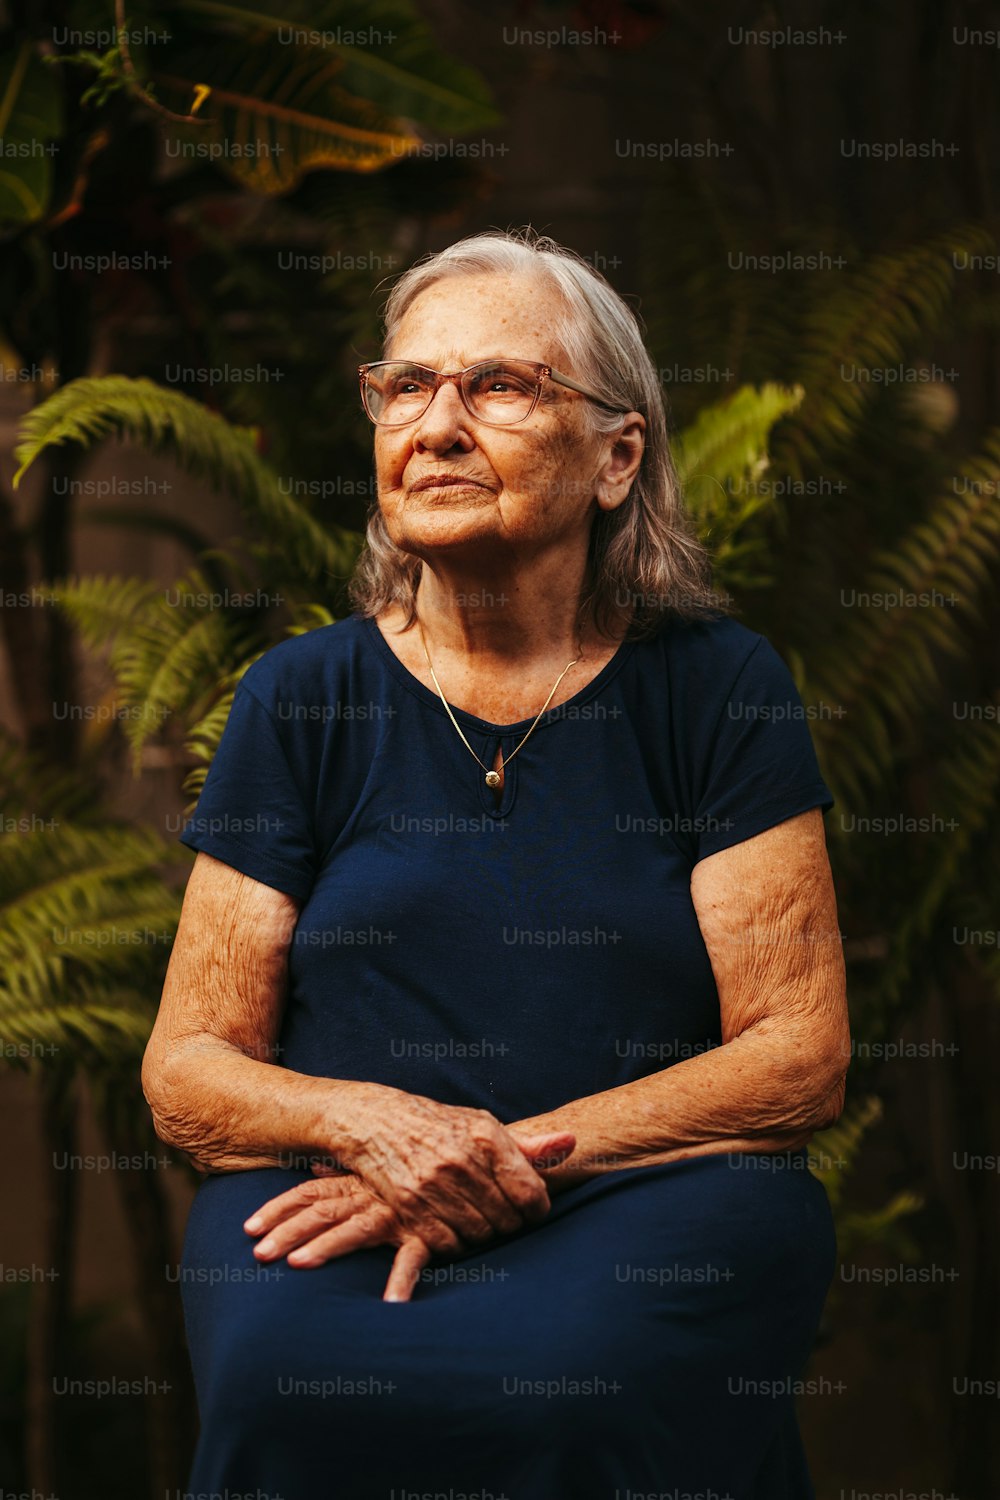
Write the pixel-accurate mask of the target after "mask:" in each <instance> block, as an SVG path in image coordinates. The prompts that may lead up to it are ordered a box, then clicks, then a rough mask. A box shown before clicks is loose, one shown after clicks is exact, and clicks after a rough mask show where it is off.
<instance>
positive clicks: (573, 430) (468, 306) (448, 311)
mask: <svg viewBox="0 0 1000 1500" xmlns="http://www.w3.org/2000/svg"><path fill="white" fill-rule="evenodd" d="M559 311H560V304H559V301H558V299H557V294H556V293H554V292H553V291H551V290H550V289H548V288H547V287H545V286H544V285H542V284H541V283H539V282H536V281H534V280H532V279H530V278H520V279H517V280H509V279H508V278H507V277H505V276H495V275H480V276H462V277H454V278H449V279H446V280H444V281H441V282H437V283H436V284H435V285H433V286H431V287H428V288H427V289H426V290H425V291H423V292H422V293H421V294H420V296H419V297H417V298H416V299H415V301H414V302H413V303H412V305H411V306H410V308H409V310H408V311H407V313H406V316H405V317H404V319H403V321H402V323H401V324H400V327H399V330H398V332H397V335H396V339H395V342H394V343H393V345H392V347H391V349H390V351H389V353H390V355H391V357H392V358H393V359H409V360H413V361H414V362H415V363H417V364H422V365H427V366H429V367H430V368H431V369H433V370H442V371H445V372H448V373H451V372H453V371H457V370H462V369H464V368H465V367H466V366H467V365H472V364H476V363H478V362H479V361H480V360H485V359H494V358H496V357H498V356H507V357H508V358H517V359H531V360H538V361H541V362H543V363H545V364H549V365H551V366H552V367H553V369H556V370H559V371H560V372H561V373H562V374H564V375H570V376H572V377H573V378H575V379H579V380H580V383H581V384H583V385H586V384H587V382H586V381H585V380H583V378H582V376H581V375H580V372H578V371H576V370H573V369H571V368H569V367H568V365H567V362H566V358H565V355H563V353H562V351H561V350H560V348H559V345H558V343H557V342H556V326H557V317H558V314H559ZM585 405H586V398H585V397H584V396H582V395H579V394H578V393H577V392H574V391H570V390H567V389H566V387H564V386H559V385H555V384H553V383H552V382H551V381H546V382H545V383H544V385H543V387H542V394H541V398H540V400H539V402H538V404H537V406H536V407H535V410H534V411H533V412H532V414H531V416H530V417H528V419H527V420H526V421H524V422H520V423H517V424H515V425H514V426H511V427H488V426H485V425H484V424H483V423H481V422H479V421H477V420H476V418H475V417H474V416H472V414H471V413H470V412H468V411H467V410H466V408H465V406H464V404H463V402H462V398H461V395H460V394H459V391H458V388H457V385H455V384H454V383H449V384H446V385H442V386H441V387H440V388H439V390H438V391H437V393H436V395H435V397H434V400H433V401H432V402H431V404H430V406H429V407H428V409H427V411H426V412H425V413H424V415H423V416H422V417H421V418H419V419H418V420H417V421H415V422H413V423H411V424H410V425H408V426H406V427H397V428H385V427H376V428H375V468H376V476H377V482H378V494H379V503H380V505H381V507H382V512H383V515H384V518H385V524H386V528H387V530H388V532H389V536H390V538H391V539H392V541H393V542H394V543H395V544H396V546H398V547H402V548H403V549H404V550H405V551H408V552H412V553H415V554H417V555H418V556H421V557H426V556H428V555H430V556H433V555H434V554H438V555H440V554H442V553H448V554H451V555H452V556H455V557H460V558H461V559H462V560H463V561H466V560H469V561H471V560H474V559H475V557H476V555H477V554H480V553H482V554H483V555H484V556H489V557H490V558H491V559H492V561H494V562H495V561H497V549H498V548H506V549H510V550H511V552H522V553H530V552H537V551H538V550H539V549H545V548H551V547H555V548H559V547H561V546H563V545H564V544H570V545H573V544H577V543H579V541H580V540H581V538H582V539H583V540H584V543H585V540H586V537H587V535H588V534H589V531H590V526H591V522H592V518H593V512H594V508H595V496H596V495H597V494H598V493H601V494H602V497H603V503H604V504H606V505H610V504H615V503H620V501H621V500H624V499H625V498H626V496H627V493H628V486H629V484H630V483H631V480H629V481H628V483H627V484H626V485H625V490H624V493H622V494H621V496H620V499H619V498H618V495H617V490H618V489H619V488H621V485H622V483H623V482H624V481H622V480H621V479H619V480H618V481H617V484H616V483H615V482H614V481H613V480H612V482H610V483H608V482H607V480H608V476H606V475H605V472H604V471H605V470H606V469H607V470H608V471H609V474H610V470H611V469H613V468H614V463H613V462H612V461H611V460H610V459H609V454H610V450H611V448H612V447H613V439H611V438H608V437H591V436H588V435H587V427H586V413H585V411H584V409H583V408H584V406H585ZM640 420H641V419H640ZM440 474H448V475H456V474H457V475H461V476H462V478H463V480H465V481H467V483H463V484H462V485H448V486H442V487H438V488H430V489H427V488H425V489H415V488H414V486H415V485H417V484H418V483H419V481H421V480H423V479H426V478H427V477H429V476H430V475H440Z"/></svg>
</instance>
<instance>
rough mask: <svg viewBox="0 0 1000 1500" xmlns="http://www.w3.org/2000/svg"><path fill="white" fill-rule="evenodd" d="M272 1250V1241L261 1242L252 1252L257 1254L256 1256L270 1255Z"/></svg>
mask: <svg viewBox="0 0 1000 1500" xmlns="http://www.w3.org/2000/svg"><path fill="white" fill-rule="evenodd" d="M273 1249H274V1241H273V1240H261V1241H260V1243H259V1244H258V1245H255V1246H254V1250H255V1251H256V1252H257V1254H258V1255H270V1254H271V1252H272V1250H273Z"/></svg>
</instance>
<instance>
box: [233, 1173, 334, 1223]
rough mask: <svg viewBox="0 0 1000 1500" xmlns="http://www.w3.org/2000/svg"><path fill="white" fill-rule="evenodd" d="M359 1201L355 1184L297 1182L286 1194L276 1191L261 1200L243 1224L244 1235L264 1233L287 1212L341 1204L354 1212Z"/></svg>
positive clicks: (287, 1213)
mask: <svg viewBox="0 0 1000 1500" xmlns="http://www.w3.org/2000/svg"><path fill="white" fill-rule="evenodd" d="M359 1202H360V1193H359V1191H358V1184H357V1183H356V1182H354V1183H346V1182H345V1183H344V1184H343V1186H341V1185H340V1184H337V1183H330V1182H328V1181H326V1180H324V1181H322V1182H320V1181H316V1182H300V1183H299V1184H298V1186H297V1187H293V1188H289V1189H288V1191H287V1193H279V1194H278V1196H277V1197H276V1198H269V1199H268V1201H267V1202H266V1203H262V1204H261V1206H260V1208H258V1209H257V1211H256V1213H253V1214H251V1215H250V1217H249V1219H246V1220H245V1221H244V1224H243V1228H244V1229H245V1230H246V1232H247V1234H253V1235H257V1234H264V1233H265V1232H266V1231H267V1230H270V1229H273V1228H274V1226H275V1225H276V1224H280V1223H281V1222H282V1221H283V1220H284V1219H286V1218H287V1217H288V1216H289V1214H292V1213H298V1212H299V1211H300V1210H301V1209H303V1208H311V1207H313V1206H314V1205H317V1204H321V1203H324V1204H330V1205H333V1204H342V1205H344V1206H345V1208H350V1211H351V1212H354V1211H356V1208H357V1205H358V1203H359Z"/></svg>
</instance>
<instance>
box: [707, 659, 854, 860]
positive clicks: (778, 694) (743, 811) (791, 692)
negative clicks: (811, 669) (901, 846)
mask: <svg viewBox="0 0 1000 1500" xmlns="http://www.w3.org/2000/svg"><path fill="white" fill-rule="evenodd" d="M808 718H809V715H808V711H807V710H806V708H805V706H804V704H803V702H802V699H801V697H800V696H799V692H798V689H797V688H796V686H795V682H794V679H793V677H792V674H791V672H790V671H789V670H788V668H787V667H786V665H785V663H784V662H783V661H782V659H781V657H780V656H779V655H778V653H777V651H775V649H774V647H773V646H772V645H771V644H770V642H769V641H767V640H765V639H764V637H763V636H761V637H760V638H759V639H758V641H757V644H756V645H755V646H754V648H753V650H752V651H751V653H750V655H749V656H748V658H747V660H746V662H745V663H744V665H743V668H742V670H741V671H740V673H739V675H738V677H737V678H736V681H735V683H734V684H733V687H732V689H731V691H730V693H729V695H728V697H727V700H726V703H725V705H724V707H723V710H722V713H721V715H720V717H719V719H718V721H717V723H716V726H715V730H714V733H713V735H712V736H711V739H710V741H709V745H708V747H707V754H706V756H705V758H704V761H703V774H702V776H701V778H700V781H701V796H700V800H699V802H698V807H697V813H696V817H695V820H694V827H695V830H696V833H695V848H696V853H695V862H696V863H697V861H698V860H701V859H705V858H706V857H707V856H708V855H710V854H717V853H718V852H719V851H720V850H721V849H728V848H729V847H730V846H731V845H733V844H739V843H742V842H743V840H744V839H749V838H753V837H754V835H755V834H758V833H763V832H764V830H765V829H767V828H773V827H774V826H775V824H777V823H783V822H784V821H785V820H786V819H787V818H793V817H795V816H796V815H797V814H798V813H803V812H806V811H808V809H809V808H812V807H821V808H822V809H823V811H824V812H827V811H828V810H829V809H830V808H831V807H832V806H833V805H834V798H833V795H832V793H831V791H830V789H829V787H828V786H827V785H826V782H825V781H824V780H823V778H822V776H821V774H820V769H819V763H818V761H817V759H816V751H815V749H814V747H813V742H812V736H811V734H810V731H809V723H808Z"/></svg>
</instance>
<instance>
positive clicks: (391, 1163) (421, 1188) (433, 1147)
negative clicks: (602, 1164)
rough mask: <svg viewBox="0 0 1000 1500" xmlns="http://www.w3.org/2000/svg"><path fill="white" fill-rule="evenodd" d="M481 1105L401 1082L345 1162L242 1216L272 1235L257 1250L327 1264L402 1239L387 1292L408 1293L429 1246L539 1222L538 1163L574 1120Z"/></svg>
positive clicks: (469, 1243)
mask: <svg viewBox="0 0 1000 1500" xmlns="http://www.w3.org/2000/svg"><path fill="white" fill-rule="evenodd" d="M514 1129H515V1127H511V1126H505V1125H502V1124H501V1123H500V1121H499V1120H497V1119H496V1117H495V1116H494V1115H491V1114H490V1113H489V1111H488V1110H484V1109H466V1108H463V1107H461V1106H456V1105H448V1104H439V1103H438V1102H437V1101H436V1100H433V1099H426V1098H424V1097H422V1096H421V1095H416V1094H405V1093H403V1092H400V1094H399V1098H398V1101H394V1106H393V1110H392V1117H391V1119H390V1120H388V1121H386V1120H385V1119H384V1118H383V1119H382V1120H381V1121H380V1122H379V1125H378V1126H376V1127H375V1128H373V1129H372V1130H371V1131H369V1132H368V1133H367V1134H366V1138H365V1140H364V1142H363V1144H362V1145H361V1146H360V1147H359V1148H358V1149H357V1150H356V1151H354V1152H352V1153H350V1154H349V1155H347V1156H346V1158H345V1157H342V1158H341V1159H340V1164H339V1165H338V1166H329V1165H323V1164H322V1163H317V1164H316V1165H314V1166H313V1168H312V1170H313V1173H314V1177H313V1180H312V1181H309V1182H302V1183H299V1184H298V1185H297V1186H296V1187H293V1188H290V1189H289V1190H288V1192H286V1193H281V1194H279V1195H278V1197H276V1198H271V1199H270V1200H269V1201H268V1202H267V1203H265V1204H264V1205H263V1206H262V1207H261V1208H259V1209H258V1210H257V1212H256V1213H254V1214H252V1215H251V1217H250V1218H249V1219H247V1220H246V1222H245V1223H244V1226H243V1227H244V1229H245V1230H246V1232H247V1233H248V1234H250V1235H253V1236H255V1237H256V1236H260V1235H262V1236H264V1237H263V1238H262V1239H259V1240H258V1243H257V1244H256V1245H255V1246H254V1255H255V1256H256V1258H257V1259H258V1260H259V1261H270V1260H278V1259H280V1258H281V1257H282V1256H287V1259H288V1264H289V1265H290V1266H292V1267H295V1268H308V1267H311V1266H320V1265H323V1264H325V1262H326V1261H328V1260H333V1259H335V1258H336V1257H337V1256H339V1255H348V1254H350V1252H351V1251H352V1250H361V1249H365V1248H367V1247H369V1246H372V1245H395V1246H396V1255H395V1258H394V1260H393V1263H392V1269H391V1271H390V1273H389V1279H388V1281H387V1283H386V1287H385V1291H384V1292H383V1301H386V1302H407V1301H409V1299H410V1295H411V1293H412V1291H413V1288H414V1286H415V1285H416V1282H417V1280H418V1278H419V1276H420V1272H421V1271H422V1270H423V1268H424V1266H426V1265H427V1264H428V1263H429V1261H430V1260H431V1258H432V1256H435V1255H436V1256H438V1257H439V1258H445V1259H447V1258H448V1257H455V1256H457V1255H462V1254H464V1253H465V1252H466V1251H467V1250H470V1249H472V1248H474V1247H475V1246H477V1245H482V1244H485V1243H487V1242H488V1241H489V1240H491V1239H493V1238H495V1237H496V1236H498V1235H503V1234H511V1233H514V1232H515V1231H517V1230H519V1229H522V1228H525V1227H528V1226H531V1225H533V1224H537V1223H538V1222H540V1221H541V1220H542V1219H543V1218H544V1217H545V1215H546V1214H547V1213H548V1211H549V1207H550V1201H549V1194H548V1189H547V1187H546V1184H545V1180H544V1178H543V1177H542V1176H541V1175H540V1172H539V1171H538V1170H537V1169H538V1168H540V1167H548V1166H555V1165H557V1163H559V1162H561V1161H563V1160H564V1159H565V1158H566V1157H567V1156H568V1155H569V1154H570V1152H571V1151H572V1150H573V1148H574V1146H575V1145H576V1137H575V1136H574V1135H572V1134H571V1133H570V1132H569V1131H548V1132H546V1133H544V1134H542V1135H538V1134H534V1135H521V1136H518V1135H515V1134H514Z"/></svg>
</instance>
